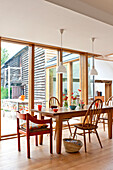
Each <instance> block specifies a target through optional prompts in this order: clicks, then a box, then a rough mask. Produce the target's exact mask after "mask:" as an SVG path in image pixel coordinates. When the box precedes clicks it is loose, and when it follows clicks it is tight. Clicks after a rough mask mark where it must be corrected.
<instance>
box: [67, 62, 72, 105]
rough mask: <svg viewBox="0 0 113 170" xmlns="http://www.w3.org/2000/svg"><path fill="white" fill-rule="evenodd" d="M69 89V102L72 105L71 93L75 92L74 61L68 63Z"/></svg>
mask: <svg viewBox="0 0 113 170" xmlns="http://www.w3.org/2000/svg"><path fill="white" fill-rule="evenodd" d="M67 67H68V69H67V70H68V72H67V89H68V104H69V105H71V93H72V92H73V75H72V63H71V62H70V63H68V64H67Z"/></svg>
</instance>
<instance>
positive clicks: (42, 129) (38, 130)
mask: <svg viewBox="0 0 113 170" xmlns="http://www.w3.org/2000/svg"><path fill="white" fill-rule="evenodd" d="M20 130H22V131H24V132H26V129H25V128H20ZM46 130H50V129H49V128H39V129H30V130H29V132H41V131H46Z"/></svg>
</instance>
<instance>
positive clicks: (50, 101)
mask: <svg viewBox="0 0 113 170" xmlns="http://www.w3.org/2000/svg"><path fill="white" fill-rule="evenodd" d="M53 105H55V106H59V107H61V105H60V102H59V100H58V99H57V98H56V97H51V98H50V99H49V108H50V107H51V106H53Z"/></svg>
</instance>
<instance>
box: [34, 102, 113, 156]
mask: <svg viewBox="0 0 113 170" xmlns="http://www.w3.org/2000/svg"><path fill="white" fill-rule="evenodd" d="M88 108H89V106H88V105H87V106H85V108H84V109H76V110H70V109H64V108H58V112H54V111H53V110H52V109H49V108H45V109H42V110H41V111H38V110H36V109H31V111H32V112H39V119H44V116H47V117H51V118H55V119H56V152H57V154H60V153H61V144H62V120H63V119H65V118H72V117H82V116H85V114H86V112H87V110H88ZM102 113H108V138H109V139H112V113H113V106H103V108H102ZM42 143H43V136H42V135H41V136H39V144H41V145H42Z"/></svg>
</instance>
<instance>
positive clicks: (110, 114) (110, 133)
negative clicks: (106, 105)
mask: <svg viewBox="0 0 113 170" xmlns="http://www.w3.org/2000/svg"><path fill="white" fill-rule="evenodd" d="M108 138H109V139H112V110H109V113H108Z"/></svg>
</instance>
